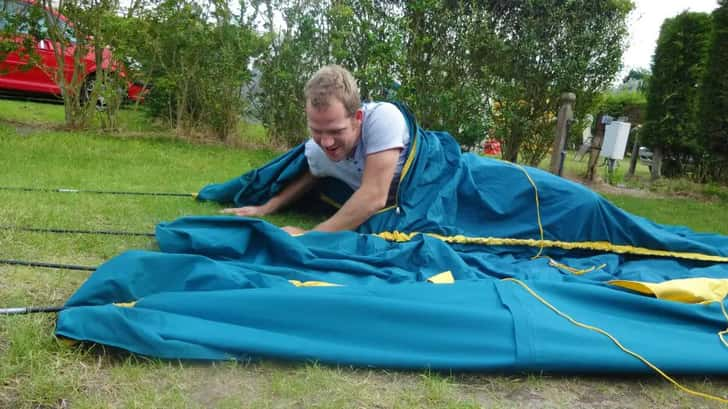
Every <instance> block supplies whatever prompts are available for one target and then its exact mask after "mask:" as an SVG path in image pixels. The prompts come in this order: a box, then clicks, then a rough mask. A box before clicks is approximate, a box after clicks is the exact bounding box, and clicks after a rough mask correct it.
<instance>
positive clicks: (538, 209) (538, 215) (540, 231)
mask: <svg viewBox="0 0 728 409" xmlns="http://www.w3.org/2000/svg"><path fill="white" fill-rule="evenodd" d="M513 165H514V166H515V167H517V168H519V169H521V170H522V171H523V173H524V174H525V175H526V178H527V179H528V182H529V183H530V184H531V186H533V194H534V196H535V197H536V222H537V223H538V234H539V241H540V242H541V243H543V242H544V239H543V225H542V224H541V205H540V204H539V202H538V188H537V187H536V183H535V182H534V181H533V179H531V175H529V174H528V171H527V170H526V168H524V167H523V166H521V165H518V164H515V163H514V164H513ZM543 247H544V246H543V244H542V245H540V246H539V249H538V253H536V255H535V256H533V258H538V257H539V256H540V255H541V253H542V252H543Z"/></svg>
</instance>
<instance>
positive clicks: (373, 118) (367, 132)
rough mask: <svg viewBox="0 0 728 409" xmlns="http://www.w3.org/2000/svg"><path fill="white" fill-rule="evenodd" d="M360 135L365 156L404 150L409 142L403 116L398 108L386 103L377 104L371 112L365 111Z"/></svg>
mask: <svg viewBox="0 0 728 409" xmlns="http://www.w3.org/2000/svg"><path fill="white" fill-rule="evenodd" d="M362 134H363V138H364V143H365V152H364V153H365V154H366V155H370V154H372V153H377V152H381V151H386V150H388V149H395V148H404V147H405V146H407V143H408V140H409V131H408V128H407V122H406V120H405V118H404V115H402V112H401V111H400V110H399V108H397V107H396V106H395V105H394V104H390V103H388V102H382V103H377V104H376V106H374V107H373V108H371V110H365V116H364V123H363V124H362Z"/></svg>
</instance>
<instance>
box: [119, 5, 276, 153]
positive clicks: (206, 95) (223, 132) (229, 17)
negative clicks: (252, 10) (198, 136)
mask: <svg viewBox="0 0 728 409" xmlns="http://www.w3.org/2000/svg"><path fill="white" fill-rule="evenodd" d="M242 9H243V10H245V4H242ZM132 17H133V20H134V22H135V24H134V25H129V26H128V27H129V28H131V29H134V30H135V32H136V38H137V46H135V47H133V48H131V49H132V50H133V51H134V54H133V56H134V57H135V59H137V60H138V61H139V62H140V63H141V65H142V67H144V69H145V70H146V72H147V76H148V78H149V79H150V80H151V81H152V82H153V84H154V88H153V92H151V93H150V95H149V97H148V98H147V99H146V102H147V107H148V109H149V110H150V112H151V113H152V115H154V116H158V117H162V118H166V119H167V120H168V121H169V122H170V123H171V124H172V125H173V126H174V127H175V128H176V129H177V132H178V133H179V134H181V135H186V136H189V135H191V134H192V132H193V131H194V130H202V131H209V132H212V133H213V134H214V135H215V136H216V137H217V138H218V139H220V140H223V141H225V140H227V139H228V138H229V137H230V136H231V135H233V134H234V131H235V130H236V129H237V125H238V122H239V119H240V116H241V114H242V112H243V111H244V109H245V104H246V103H247V101H246V99H245V96H244V93H243V88H244V86H245V85H247V84H248V82H249V81H250V79H251V78H252V75H251V73H250V69H249V65H250V62H251V59H253V58H254V57H256V56H257V55H259V54H260V53H261V52H262V49H263V47H264V44H265V42H264V40H263V38H262V37H261V36H259V35H258V34H256V33H255V31H254V30H253V28H252V24H253V22H252V20H251V19H252V18H254V17H246V15H244V13H242V14H240V15H235V14H234V13H233V12H232V11H231V9H230V7H229V5H228V3H227V2H226V1H222V0H208V1H192V0H162V1H161V2H160V3H159V4H157V5H156V6H155V7H147V8H143V9H140V10H139V13H138V14H136V15H134V16H132Z"/></svg>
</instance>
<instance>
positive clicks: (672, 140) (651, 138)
mask: <svg viewBox="0 0 728 409" xmlns="http://www.w3.org/2000/svg"><path fill="white" fill-rule="evenodd" d="M710 24H711V22H710V16H709V15H708V14H705V13H693V12H684V13H682V14H680V15H678V16H676V17H674V18H670V19H667V20H665V22H664V23H663V24H662V27H661V28H660V37H659V39H658V41H657V48H656V49H655V56H654V60H653V63H652V79H651V80H650V84H649V87H648V92H647V110H646V111H647V113H646V121H645V126H644V129H643V131H642V138H643V139H642V140H643V141H644V143H645V144H646V145H647V146H649V147H651V148H652V150H653V152H654V154H655V163H654V164H653V166H652V171H653V178H657V177H660V175H661V174H662V173H663V172H664V173H665V175H666V176H678V175H681V174H683V173H684V172H685V164H686V163H689V161H691V160H693V161H694V160H696V159H699V158H700V156H701V155H702V151H703V150H702V148H701V145H700V143H699V142H698V130H699V121H700V113H699V104H698V95H699V85H700V81H701V79H702V78H703V72H704V67H705V59H706V56H707V50H708V44H709V38H710V37H709V36H710V30H711V25H710Z"/></svg>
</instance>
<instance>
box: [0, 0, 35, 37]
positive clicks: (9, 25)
mask: <svg viewBox="0 0 728 409" xmlns="http://www.w3.org/2000/svg"><path fill="white" fill-rule="evenodd" d="M26 13H27V7H26V5H25V4H19V3H16V2H14V1H8V0H0V30H6V29H9V30H10V29H12V30H13V31H16V32H21V33H27V32H28V30H29V27H28V24H27V22H26V21H23V19H22V18H21V17H22V16H23V15H25V14H26Z"/></svg>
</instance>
